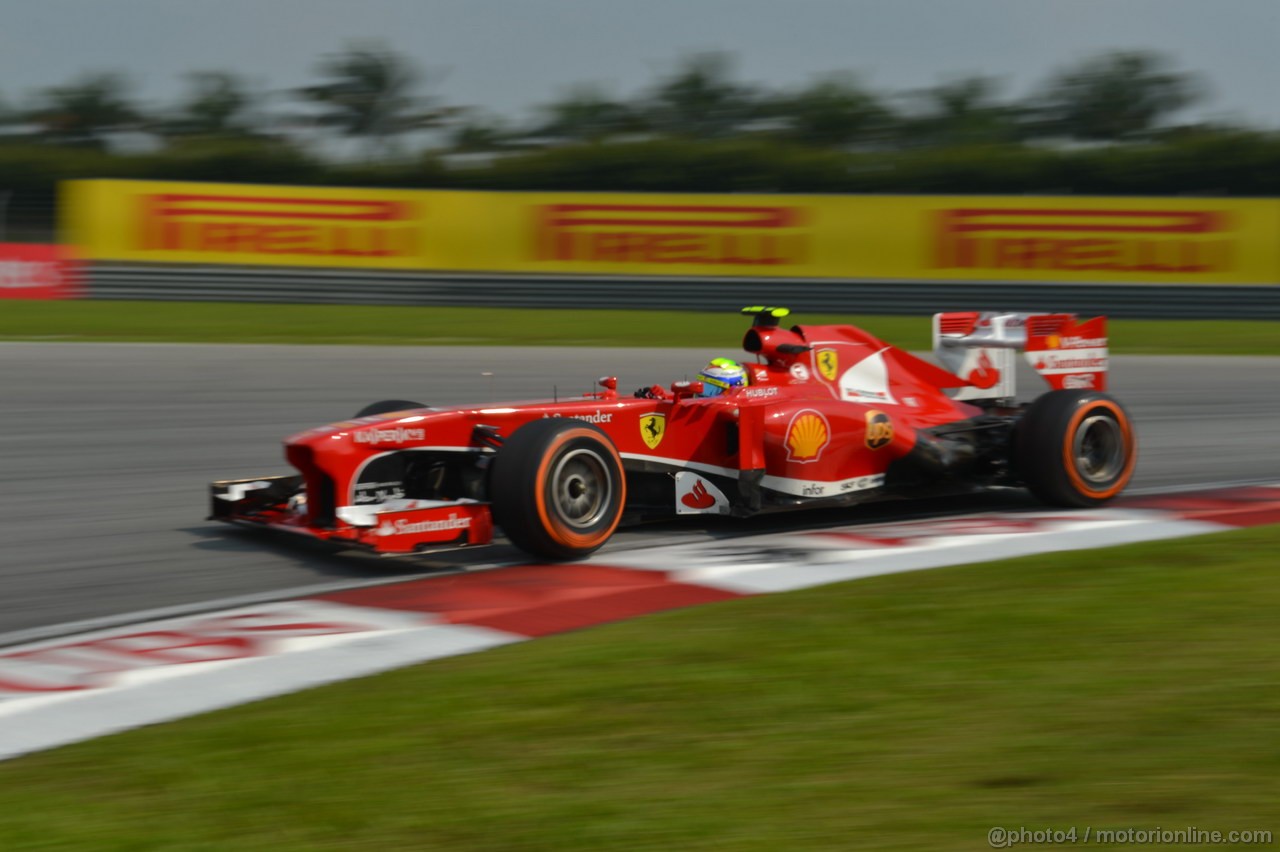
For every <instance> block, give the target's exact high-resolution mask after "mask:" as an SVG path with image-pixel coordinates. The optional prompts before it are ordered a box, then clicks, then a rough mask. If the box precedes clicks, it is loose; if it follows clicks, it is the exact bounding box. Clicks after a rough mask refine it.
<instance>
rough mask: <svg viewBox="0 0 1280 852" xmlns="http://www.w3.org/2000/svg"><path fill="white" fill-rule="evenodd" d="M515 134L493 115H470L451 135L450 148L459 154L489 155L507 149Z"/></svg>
mask: <svg viewBox="0 0 1280 852" xmlns="http://www.w3.org/2000/svg"><path fill="white" fill-rule="evenodd" d="M513 135H514V134H513V133H512V131H511V130H510V129H509V128H508V127H507V126H506V124H505V123H504V122H503V121H502V119H500V118H497V117H495V116H491V115H484V114H474V115H470V116H468V117H467V118H465V119H463V120H462V121H460V122H458V124H457V125H456V126H455V127H454V128H453V129H452V130H451V131H450V133H449V147H450V148H451V149H452V150H454V151H456V152H458V153H487V152H492V151H497V150H500V149H502V148H505V147H506V146H507V144H508V143H509V142H510V140H511V138H512V136H513Z"/></svg>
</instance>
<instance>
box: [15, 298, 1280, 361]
mask: <svg viewBox="0 0 1280 852" xmlns="http://www.w3.org/2000/svg"><path fill="white" fill-rule="evenodd" d="M795 319H796V321H797V322H802V323H809V324H821V323H829V322H849V323H853V324H855V325H860V326H862V327H864V328H866V329H867V330H869V331H870V332H872V333H873V334H875V335H877V336H879V337H882V338H884V339H885V340H888V341H890V342H892V343H894V344H896V345H898V346H902V347H905V348H908V349H927V348H929V319H928V317H924V316H919V317H903V316H847V315H834V314H796V315H795ZM745 327H746V320H745V319H744V318H743V317H741V316H739V315H738V314H736V313H733V312H726V313H722V314H721V313H696V312H675V311H588V310H548V309H541V310H540V309H516V308H423V307H378V306H353V305H252V304H238V303H231V302H209V303H195V302H95V301H68V302H38V301H19V300H15V301H4V302H0V340H60V341H140V342H184V343H343V344H393V345H415V346H421V345H458V344H464V345H469V344H482V345H489V346H492V345H510V346H544V345H545V346H698V345H706V344H710V343H713V342H715V341H734V342H735V343H736V342H737V341H738V340H739V339H740V338H741V336H742V332H743V330H744V329H745ZM1111 339H1112V344H1113V351H1115V352H1117V353H1127V354H1138V353H1140V354H1179V353H1182V354H1220V355H1280V323H1277V322H1267V321H1245V320H1200V321H1182V320H1113V321H1112V325H1111Z"/></svg>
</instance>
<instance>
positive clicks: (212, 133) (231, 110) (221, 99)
mask: <svg viewBox="0 0 1280 852" xmlns="http://www.w3.org/2000/svg"><path fill="white" fill-rule="evenodd" d="M187 82H188V86H189V91H188V95H187V98H186V100H184V101H183V102H182V103H181V104H180V105H179V107H178V109H177V111H176V114H175V115H174V116H173V117H172V118H169V119H167V120H165V121H162V122H160V123H159V124H158V126H157V128H156V129H157V130H159V131H160V132H161V133H163V134H165V135H167V136H188V137H189V136H194V137H204V138H222V139H226V138H244V137H250V136H254V135H256V133H255V130H254V125H255V119H254V116H253V114H252V113H253V109H254V107H255V106H256V105H257V104H258V102H259V101H260V100H261V98H260V97H259V96H256V95H254V94H252V93H251V92H250V91H249V88H248V86H247V84H246V83H245V82H244V81H243V80H242V79H241V78H239V77H237V76H236V75H235V74H231V73H229V72H226V71H196V72H193V73H190V74H188V75H187Z"/></svg>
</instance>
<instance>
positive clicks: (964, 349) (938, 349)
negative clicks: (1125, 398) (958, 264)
mask: <svg viewBox="0 0 1280 852" xmlns="http://www.w3.org/2000/svg"><path fill="white" fill-rule="evenodd" d="M1019 350H1021V351H1022V352H1023V353H1024V357H1025V358H1026V360H1027V363H1028V364H1030V365H1031V367H1032V369H1034V370H1035V371H1036V372H1037V373H1039V374H1040V376H1041V377H1042V378H1043V379H1044V380H1045V381H1046V382H1047V383H1048V384H1049V387H1051V388H1053V389H1055V390H1061V389H1064V388H1088V389H1091V390H1106V387H1107V358H1108V356H1107V318H1106V317H1094V318H1093V319H1088V320H1083V321H1081V320H1079V319H1077V317H1076V315H1075V314H1032V313H1001V312H997V311H953V312H949V313H940V314H934V315H933V354H934V356H935V357H936V358H937V359H938V361H939V362H940V363H941V364H942V365H943V366H944V367H946V368H947V369H948V370H950V371H951V372H952V373H954V374H955V375H956V376H958V377H959V378H960V379H962V380H963V381H964V386H963V387H960V388H958V389H957V390H956V391H954V392H953V393H952V397H953V398H954V399H961V400H983V399H1013V398H1014V397H1015V396H1016V395H1017V359H1016V353H1017V352H1018V351H1019Z"/></svg>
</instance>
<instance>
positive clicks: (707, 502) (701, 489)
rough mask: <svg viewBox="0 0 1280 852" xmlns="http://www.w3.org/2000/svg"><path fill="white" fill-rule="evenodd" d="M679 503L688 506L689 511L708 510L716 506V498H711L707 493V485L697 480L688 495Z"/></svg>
mask: <svg viewBox="0 0 1280 852" xmlns="http://www.w3.org/2000/svg"><path fill="white" fill-rule="evenodd" d="M680 502H681V503H683V504H685V505H686V506H688V507H689V508H690V509H697V510H698V511H701V510H703V509H710V508H711V507H712V506H714V505H715V504H716V498H715V497H712V496H711V493H710V492H708V491H707V483H705V482H703V481H702V480H701V479H699V480H698V481H697V482H695V483H694V484H693V488H692V489H690V490H689V493H688V494H686V495H684V496H683V497H681V498H680Z"/></svg>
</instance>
